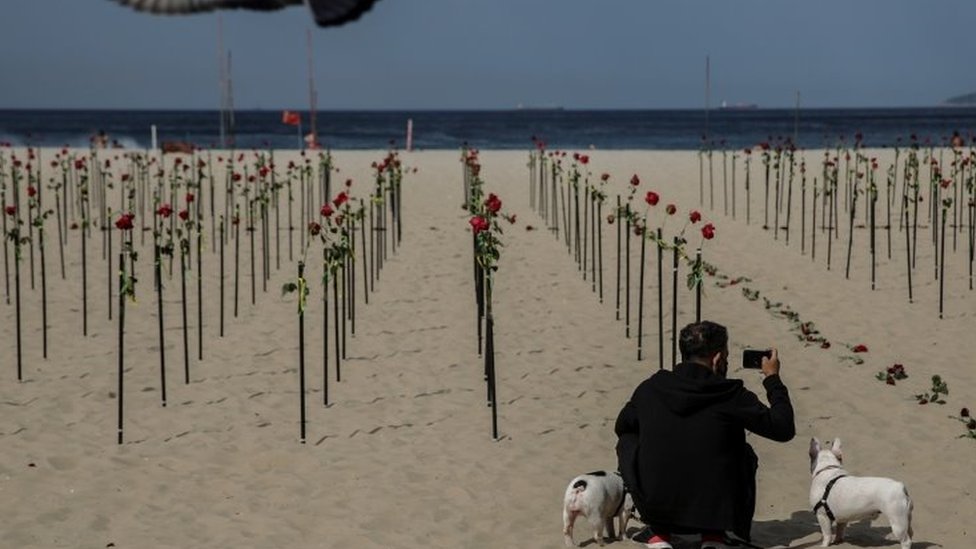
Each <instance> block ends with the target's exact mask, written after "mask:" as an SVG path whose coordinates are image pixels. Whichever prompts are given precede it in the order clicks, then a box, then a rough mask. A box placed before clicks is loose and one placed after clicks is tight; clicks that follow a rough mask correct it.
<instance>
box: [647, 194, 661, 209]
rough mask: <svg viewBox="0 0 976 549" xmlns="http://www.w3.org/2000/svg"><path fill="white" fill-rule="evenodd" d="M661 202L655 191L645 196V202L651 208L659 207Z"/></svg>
mask: <svg viewBox="0 0 976 549" xmlns="http://www.w3.org/2000/svg"><path fill="white" fill-rule="evenodd" d="M659 200H661V197H660V196H658V194H657V193H656V192H654V191H647V194H646V195H645V196H644V202H647V203H648V204H650V205H651V206H657V203H658V201H659Z"/></svg>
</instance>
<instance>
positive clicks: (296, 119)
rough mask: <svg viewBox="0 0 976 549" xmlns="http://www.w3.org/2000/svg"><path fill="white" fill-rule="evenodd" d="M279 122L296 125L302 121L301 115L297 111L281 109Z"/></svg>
mask: <svg viewBox="0 0 976 549" xmlns="http://www.w3.org/2000/svg"><path fill="white" fill-rule="evenodd" d="M281 123H282V124H288V125H289V126H298V125H299V124H301V123H302V117H301V116H299V114H298V113H297V112H292V111H282V113H281Z"/></svg>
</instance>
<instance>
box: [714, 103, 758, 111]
mask: <svg viewBox="0 0 976 549" xmlns="http://www.w3.org/2000/svg"><path fill="white" fill-rule="evenodd" d="M758 108H759V105H757V104H755V103H732V104H731V105H730V104H729V103H728V101H722V104H721V105H720V106H719V110H722V111H751V110H753V109H758Z"/></svg>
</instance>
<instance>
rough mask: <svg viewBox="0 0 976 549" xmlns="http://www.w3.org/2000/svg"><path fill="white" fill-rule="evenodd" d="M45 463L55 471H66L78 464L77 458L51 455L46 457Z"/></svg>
mask: <svg viewBox="0 0 976 549" xmlns="http://www.w3.org/2000/svg"><path fill="white" fill-rule="evenodd" d="M47 463H48V465H50V466H51V467H53V468H54V470H56V471H68V470H71V469H74V468H75V467H76V466H77V465H78V460H77V459H75V458H73V457H69V456H51V457H49V458H47Z"/></svg>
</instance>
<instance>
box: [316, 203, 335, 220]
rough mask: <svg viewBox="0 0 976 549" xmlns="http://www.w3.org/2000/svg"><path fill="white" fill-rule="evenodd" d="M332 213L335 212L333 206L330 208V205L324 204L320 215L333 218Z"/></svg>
mask: <svg viewBox="0 0 976 549" xmlns="http://www.w3.org/2000/svg"><path fill="white" fill-rule="evenodd" d="M332 212H333V210H332V206H330V205H328V204H322V209H321V210H319V214H320V215H321V216H322V217H331V216H332Z"/></svg>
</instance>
